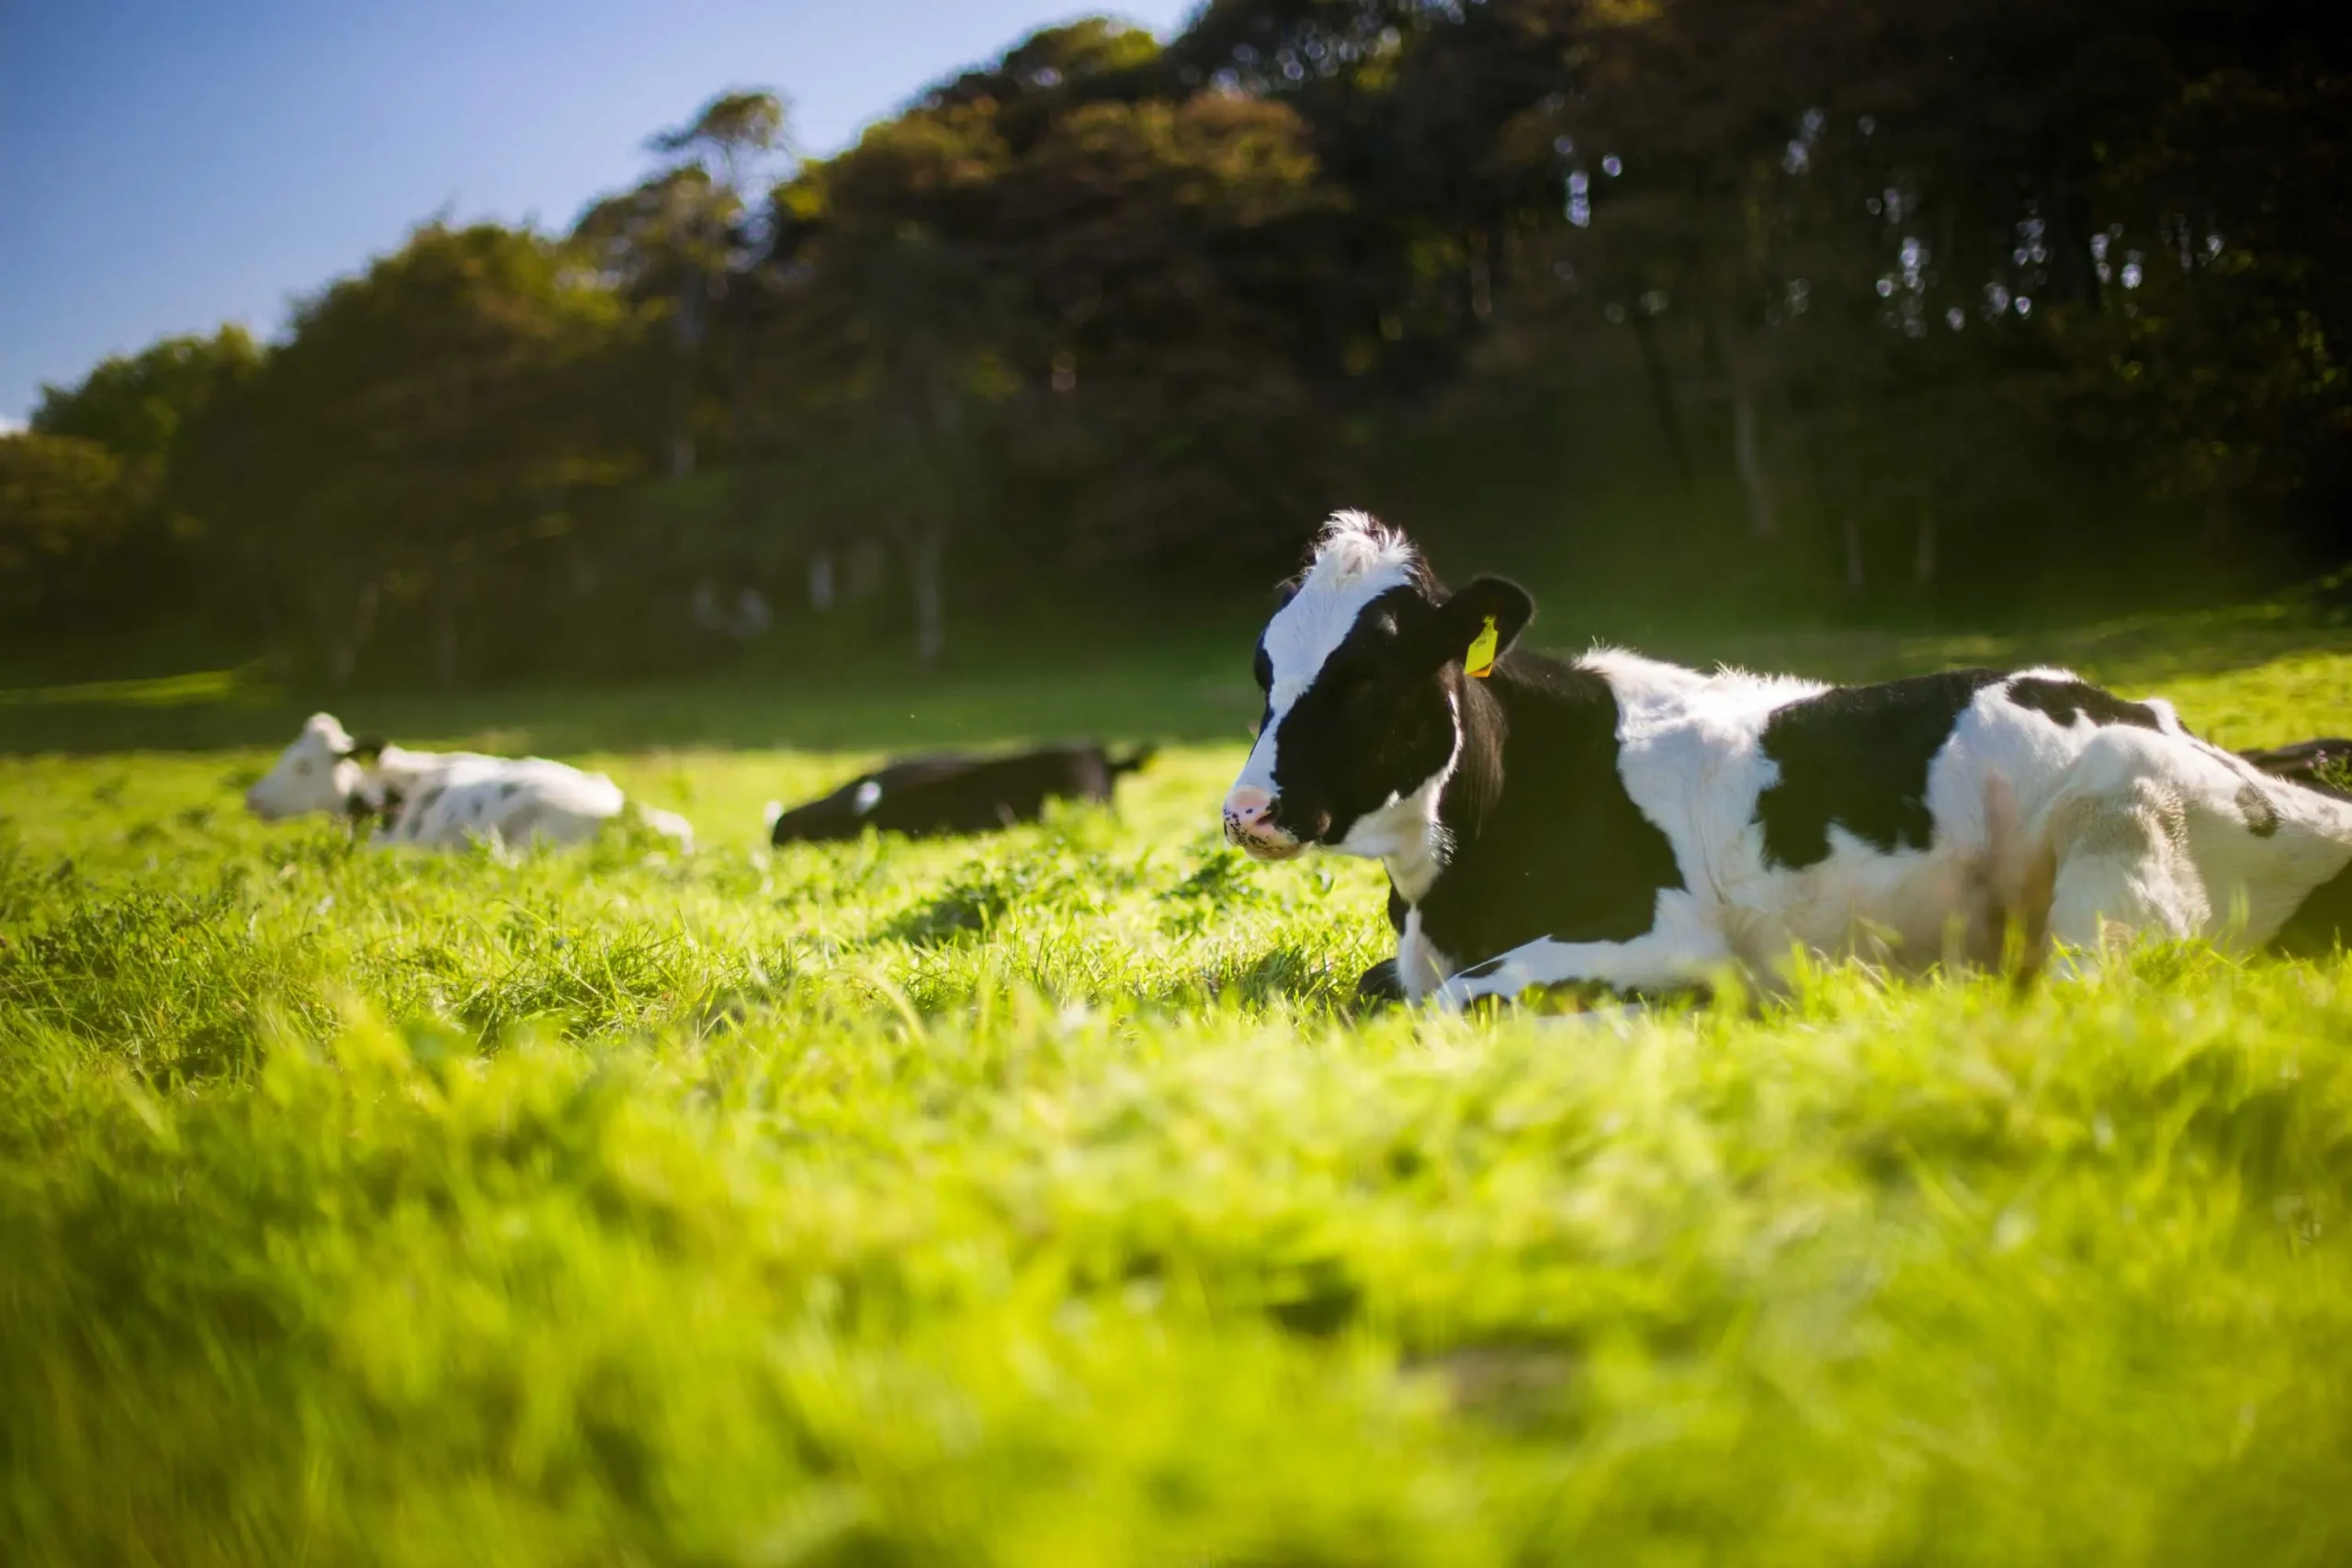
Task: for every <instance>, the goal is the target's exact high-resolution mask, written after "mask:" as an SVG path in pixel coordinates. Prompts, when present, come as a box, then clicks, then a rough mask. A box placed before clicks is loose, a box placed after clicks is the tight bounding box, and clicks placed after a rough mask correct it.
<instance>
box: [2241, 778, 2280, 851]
mask: <svg viewBox="0 0 2352 1568" xmlns="http://www.w3.org/2000/svg"><path fill="white" fill-rule="evenodd" d="M2237 807H2238V812H2239V815H2241V816H2243V817H2244V818H2245V829H2246V831H2247V832H2249V833H2252V834H2253V835H2254V836H2255V837H2256V838H2257V839H2267V838H2268V837H2270V835H2271V834H2273V833H2276V832H2277V831H2278V807H2276V806H2273V805H2272V804H2271V803H2270V797H2269V796H2268V795H2265V794H2263V793H2262V792H2261V791H2260V790H2258V789H2256V788H2255V787H2254V786H2253V785H2252V784H2240V785H2239V786H2238V793H2237Z"/></svg>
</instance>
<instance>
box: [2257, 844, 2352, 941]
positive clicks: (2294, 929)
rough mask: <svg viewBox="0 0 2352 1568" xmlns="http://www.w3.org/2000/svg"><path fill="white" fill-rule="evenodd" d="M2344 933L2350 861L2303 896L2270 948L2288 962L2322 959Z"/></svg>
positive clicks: (2350, 894)
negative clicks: (2292, 959) (2291, 960)
mask: <svg viewBox="0 0 2352 1568" xmlns="http://www.w3.org/2000/svg"><path fill="white" fill-rule="evenodd" d="M2345 931H2352V861H2347V862H2346V863H2345V866H2344V869H2343V870H2341V871H2339V872H2337V873H2336V874H2335V875H2334V876H2331V877H2329V878H2328V879H2327V880H2326V881H2325V882H2323V883H2321V884H2320V885H2319V886H2317V887H2314V888H2312V890H2311V891H2310V892H2309V893H2307V894H2305V895H2303V901H2302V903H2301V904H2300V905H2298V906H2297V907H2296V909H2295V912H2294V913H2293V914H2291V915H2290V916H2288V917H2287V923H2286V924H2285V925H2283V926H2281V927H2279V928H2278V935H2277V936H2274V937H2272V938H2271V939H2270V946H2271V948H2272V950H2273V951H2274V952H2278V953H2285V954H2287V955H2288V956H2289V957H2290V958H2324V957H2326V956H2327V955H2328V954H2329V953H2333V952H2335V950H2336V948H2337V947H2339V946H2340V945H2342V943H2343V941H2344V934H2343V933H2344V932H2345Z"/></svg>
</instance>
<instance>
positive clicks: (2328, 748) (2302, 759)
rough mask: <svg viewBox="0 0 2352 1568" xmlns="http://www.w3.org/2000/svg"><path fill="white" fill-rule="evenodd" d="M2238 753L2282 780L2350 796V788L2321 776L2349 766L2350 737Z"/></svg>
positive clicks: (2351, 759) (2350, 765)
mask: <svg viewBox="0 0 2352 1568" xmlns="http://www.w3.org/2000/svg"><path fill="white" fill-rule="evenodd" d="M2238 755H2239V756H2241V757H2244V758H2245V760H2246V761H2249V762H2252V763H2253V764H2254V765H2255V766H2256V767H2257V768H2260V769H2261V770H2262V771H2263V772H2264V773H2275V774H2277V775H2278V777H2280V778H2282V779H2293V780H2294V781H2295V782H2296V783H2297V784H2301V785H2303V786H2304V787H2305V788H2307V789H2315V790H2318V791H2319V792H2320V793H2321V794H2323V795H2335V796H2337V797H2338V798H2340V799H2352V791H2346V790H2344V789H2341V788H2339V787H2337V786H2336V785H2335V784H2330V783H2329V782H2328V781H2327V779H2326V777H2325V776H2324V775H2325V774H2326V773H2328V772H2330V771H2339V772H2340V771H2341V770H2343V769H2345V768H2346V767H2352V740H2345V739H2337V738H2335V737H2332V736H2331V737H2328V738H2326V739H2319V740H2298V741H2296V742H2295V743H2294V744H2293V745H2292V746H2272V747H2268V748H2267V749H2264V750H2254V751H2241V752H2239V753H2238Z"/></svg>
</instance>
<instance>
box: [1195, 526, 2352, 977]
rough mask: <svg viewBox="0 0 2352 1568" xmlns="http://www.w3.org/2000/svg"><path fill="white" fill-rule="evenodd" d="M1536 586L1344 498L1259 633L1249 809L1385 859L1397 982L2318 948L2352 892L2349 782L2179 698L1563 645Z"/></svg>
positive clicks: (1230, 829)
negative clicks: (2302, 773)
mask: <svg viewBox="0 0 2352 1568" xmlns="http://www.w3.org/2000/svg"><path fill="white" fill-rule="evenodd" d="M1534 608H1535V606H1534V602H1533V600H1532V598H1531V597H1530V596H1529V595H1528V593H1527V592H1526V591H1525V590H1524V589H1522V588H1521V587H1519V586H1518V585H1517V584H1515V583H1513V582H1510V581H1507V580H1505V579H1502V578H1498V577H1479V578H1476V579H1474V580H1473V581H1469V582H1467V583H1464V585H1463V586H1462V588H1461V589H1460V590H1459V591H1456V592H1447V591H1446V589H1445V588H1444V587H1443V586H1442V584H1441V583H1440V582H1439V581H1438V580H1437V578H1436V577H1435V576H1434V575H1433V574H1432V573H1431V571H1430V569H1429V567H1428V565H1427V564H1426V562H1425V561H1424V559H1423V558H1422V556H1421V553H1420V551H1419V549H1418V548H1417V547H1415V546H1414V544H1413V543H1412V541H1411V540H1410V539H1408V537H1407V536H1405V535H1404V534H1403V533H1401V532H1398V531H1397V530H1395V529H1392V528H1388V527H1386V526H1384V525H1381V524H1380V523H1378V522H1376V521H1375V520H1374V519H1372V518H1371V517H1368V516H1366V515H1364V514H1363V513H1352V512H1346V513H1339V514H1337V515H1335V516H1334V517H1332V518H1331V519H1330V521H1329V523H1328V524H1326V525H1325V526H1324V527H1323V529H1322V531H1321V532H1320V534H1319V535H1318V536H1317V539H1316V541H1315V543H1314V545H1313V547H1312V549H1311V552H1310V558H1309V561H1308V564H1307V566H1306V570H1304V571H1303V572H1302V573H1301V574H1300V576H1299V577H1298V578H1296V579H1295V580H1294V581H1293V582H1292V583H1291V584H1289V585H1287V597H1286V598H1285V599H1284V600H1283V602H1282V604H1280V607H1279V608H1278V609H1277V611H1276V612H1275V614H1274V615H1273V617H1272V620H1271V621H1269V622H1268V623H1267V625H1266V627H1265V630H1264V632H1263V635H1262V636H1261V637H1260V639H1259V642H1258V648H1257V656H1256V675H1257V681H1258V684H1259V686H1260V687H1261V689H1262V690H1263V692H1264V693H1265V706H1264V712H1263V716H1262V717H1261V720H1260V726H1259V731H1258V736H1257V739H1256V741H1255V743H1254V745H1253V746H1252V748H1251V750H1250V754H1249V759H1248V761H1246V762H1245V763H1244V765H1243V767H1242V770H1241V773H1240V775H1239V777H1238V779H1237V780H1236V781H1235V783H1234V784H1233V787H1232V790H1231V792H1230V793H1229V794H1228V795H1227V797H1226V800H1225V807H1224V828H1225V834H1226V837H1227V840H1229V841H1230V842H1232V843H1233V844H1235V845H1237V846H1238V847H1239V848H1240V849H1241V850H1243V851H1244V852H1247V853H1249V854H1250V855H1251V856H1253V857H1255V858H1256V859H1259V860H1262V861H1277V860H1286V859H1288V858H1290V857H1292V856H1294V855H1296V854H1298V853H1300V852H1303V851H1305V850H1306V849H1307V848H1309V847H1310V846H1319V847H1321V848H1323V849H1326V850H1331V851H1336V852H1340V853H1343V854H1351V855H1360V856H1366V857H1370V858H1373V859H1376V860H1378V861H1380V862H1381V863H1383V864H1384V865H1385V867H1386V870H1387V873H1388V881H1389V899H1388V904H1389V918H1390V921H1391V924H1392V925H1393V926H1394V927H1395V928H1396V930H1397V956H1396V959H1395V960H1394V962H1393V964H1388V965H1382V966H1379V967H1376V968H1375V969H1374V971H1372V972H1371V973H1370V974H1368V975H1367V976H1365V977H1364V980H1363V983H1362V984H1363V990H1364V992H1365V993H1366V994H1367V995H1368V996H1374V997H1376V996H1380V995H1382V994H1394V995H1397V996H1400V997H1401V998H1405V999H1408V1000H1411V1001H1415V1002H1419V1001H1422V1000H1429V1001H1432V1002H1433V1003H1434V1004H1435V1005H1436V1006H1438V1007H1440V1008H1442V1009H1446V1010H1459V1009H1461V1008H1463V1007H1464V1006H1466V1005H1468V1004H1470V1003H1472V1002H1475V1001H1477V1000H1479V999H1480V998H1512V997H1516V996H1518V995H1519V994H1520V993H1521V992H1522V991H1523V990H1526V989H1528V988H1530V987H1562V986H1580V987H1590V988H1593V989H1596V990H1605V991H1609V992H1611V993H1616V994H1620V995H1623V994H1633V995H1636V996H1640V995H1646V994H1655V993H1668V992H1675V991H1682V990H1689V989H1702V990H1703V989H1704V988H1705V987H1707V986H1708V984H1709V982H1710V980H1711V978H1712V977H1714V976H1720V975H1721V974H1723V973H1724V972H1726V971H1730V972H1735V973H1737V972H1743V971H1744V972H1746V973H1748V974H1751V975H1754V976H1761V977H1763V978H1764V979H1766V980H1767V982H1768V983H1769V982H1770V979H1771V977H1773V976H1776V975H1778V974H1781V973H1783V972H1784V971H1783V970H1782V968H1781V965H1782V964H1784V963H1785V961H1786V960H1787V959H1788V957H1789V956H1790V955H1791V954H1792V953H1794V952H1797V951H1801V950H1810V951H1812V952H1814V953H1822V954H1827V955H1846V954H1859V955H1862V956H1866V957H1870V958H1872V959H1875V960H1877V961H1879V962H1881V963H1883V964H1886V965H1887V966H1888V967H1890V968H1893V969H1895V970H1898V971H1905V972H1917V971H1918V970H1922V969H1925V968H1927V967H1928V966H1930V965H1932V964H1937V963H1939V962H1942V961H1944V960H1945V959H1947V958H1951V957H1958V958H1962V959H1970V960H1989V959H1994V958H1997V957H1998V956H1999V955H2000V953H2001V951H2002V945H2003V942H2004V941H2014V940H2016V939H2014V938H2011V937H2007V936H2005V935H2003V934H2002V933H2007V932H2013V931H2021V932H2023V933H2025V939H2026V940H2028V941H2030V942H2035V943H2038V944H2048V945H2049V947H2050V948H2052V949H2054V952H2055V953H2057V954H2058V955H2059V956H2060V957H2061V959H2062V961H2063V962H2064V963H2067V964H2084V963H2095V962H2096V961H2097V959H2098V955H2099V954H2100V953H2103V952H2104V951H2106V950H2107V947H2108V945H2109V942H2110V940H2112V939H2114V938H2116V937H2118V936H2131V935H2134V934H2143V933H2144V934H2146V935H2150V936H2157V937H2205V938H2210V939H2211V940H2213V941H2215V942H2220V943H2222V945H2223V946H2225V947H2227V948H2229V949H2231V950H2233V951H2244V950H2250V949H2256V948H2262V947H2266V946H2267V947H2269V948H2272V949H2276V950H2283V951H2285V952H2288V953H2322V952H2325V951H2327V950H2328V949H2329V948H2330V947H2331V946H2332V945H2333V944H2334V943H2335V940H2336V932H2337V931H2338V930H2339V929H2340V928H2341V927H2342V926H2343V925H2344V924H2345V923H2346V918H2347V917H2352V874H2347V869H2346V868H2347V864H2352V803H2346V801H2343V800H2340V799H2337V798H2335V797H2332V796H2330V795H2324V794H2322V793H2320V792H2317V791H2314V790H2312V789H2307V788H2304V787H2302V786H2301V784H2297V783H2295V782H2293V781H2292V780H2290V779H2281V778H2275V777H2272V776H2270V775H2269V774H2267V773H2264V772H2263V771H2262V770H2261V769H2260V768H2258V767H2256V766H2255V765H2254V764H2253V763H2251V762H2248V761H2245V759H2243V758H2241V757H2238V756H2237V755H2235V754H2234V753H2232V752H2229V751H2225V750H2222V749H2220V748H2219V747H2216V746H2212V745H2210V744H2208V743H2206V742H2205V741H2203V740H2200V739H2198V738H2196V737H2195V736H2193V735H2191V734H2190V733H2189V732H2188V730H2187V729H2186V728H2183V727H2182V725H2181V723H2180V720H2179V719H2178V717H2177V716H2176V715H2175V714H2174V712H2173V710H2172V708H2171V707H2170V705H2167V704H2165V703H2164V702H2161V701H2156V700H2147V701H2138V702H2133V701H2126V700H2124V699H2121V698H2119V697H2116V696H2114V695H2111V694H2109V693H2107V692H2104V691H2101V690H2099V689H2098V687H2095V686H2092V685H2089V684H2087V683H2086V682H2083V681H2081V680H2078V679H2077V678H2075V676H2074V675H2073V674H2071V673H2069V672H2068V671H2064V670H2055V669H2024V670H2010V671H1999V670H1981V669H1980V670H1951V671H1943V672H1941V673H1937V674H1928V675H1918V676H1914V677H1911V678H1909V679H1905V680H1898V681H1890V682H1883V683H1880V684H1875V685H1859V686H1827V685H1822V684H1818V683H1816V682H1810V681H1803V680H1797V679H1792V678H1789V677H1784V676H1771V675H1753V674H1748V673H1746V672H1744V671H1736V670H1729V669H1723V670H1717V671H1712V672H1702V671H1696V670H1689V669H1683V668H1680V667H1678V666H1676V665H1672V664H1667V663H1661V662H1658V661H1657V660H1650V659H1645V658H1643V657H1641V656H1639V655H1637V654H1634V653H1629V652H1624V651H1622V650H1618V649H1610V648H1596V649H1593V650H1592V651H1590V652H1589V653H1587V654H1585V655H1584V656H1583V657H1581V658H1577V659H1560V658H1553V657H1548V656H1545V655H1542V654H1537V653H1533V652H1529V651H1526V650H1523V649H1520V648H1518V647H1516V646H1514V645H1515V644H1516V642H1517V641H1518V639H1519V637H1521V634H1522V633H1523V632H1524V631H1525V630H1526V628H1527V626H1528V623H1529V621H1530V620H1531V619H1532V616H1533V614H1534ZM1988 932H1989V933H1991V934H1989V935H1988V934H1987V933H1988ZM1956 948H1957V949H1958V950H1959V951H1956Z"/></svg>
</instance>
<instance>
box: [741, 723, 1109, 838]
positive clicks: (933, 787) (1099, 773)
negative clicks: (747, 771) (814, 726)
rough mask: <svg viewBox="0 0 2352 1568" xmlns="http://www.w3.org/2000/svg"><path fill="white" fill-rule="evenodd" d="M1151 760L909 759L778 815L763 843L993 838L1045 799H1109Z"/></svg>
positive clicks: (1082, 756) (1092, 751) (1039, 810)
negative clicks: (865, 835) (1123, 778)
mask: <svg viewBox="0 0 2352 1568" xmlns="http://www.w3.org/2000/svg"><path fill="white" fill-rule="evenodd" d="M1151 755H1152V748H1150V747H1148V746H1146V747H1142V748H1140V749H1138V750H1135V751H1133V752H1130V753H1129V754H1128V755H1126V756H1125V757H1121V758H1118V759H1116V760H1114V759H1113V758H1112V756H1111V754H1110V753H1109V752H1108V751H1107V750H1104V749H1103V747H1101V746H1047V747H1042V748H1040V749H1038V750H1034V751H1016V752H1013V753H1012V754H1010V755H1007V756H1000V757H972V756H954V755H947V756H938V757H910V758H908V759H906V760H905V761H899V762H892V763H891V764H889V765H888V767H884V768H878V769H876V770H875V771H874V772H873V773H865V774H863V775H861V776H860V777H857V778H854V779H852V780H851V781H850V782H849V783H847V784H843V785H842V787H841V788H839V789H837V790H835V791H833V793H832V794H831V795H827V796H825V797H824V798H823V799H822V800H812V801H810V802H809V804H808V805H806V806H800V807H794V808H793V809H792V810H790V811H786V812H784V813H782V814H781V815H779V816H778V817H777V818H775V822H774V824H773V825H772V826H771V827H770V829H769V830H768V841H769V842H771V843H776V844H789V843H795V842H821V841H823V840H830V839H854V838H856V837H857V836H858V834H860V833H861V832H863V831H865V829H868V828H873V829H877V830H879V831H881V832H886V833H905V834H908V835H909V836H910V837H913V838H926V837H930V836H933V835H935V834H942V833H989V832H994V831H995V830H996V829H1000V828H1010V827H1012V825H1013V824H1014V823H1016V822H1034V821H1035V820H1036V819H1037V818H1039V817H1040V816H1041V815H1043V814H1044V812H1045V808H1046V801H1048V800H1105V801H1106V800H1109V799H1110V798H1111V791H1112V788H1113V786H1114V785H1115V784H1117V783H1118V779H1119V775H1120V774H1121V773H1134V772H1135V771H1136V769H1137V768H1140V767H1142V766H1143V765H1144V763H1145V762H1147V761H1149V760H1150V758H1151Z"/></svg>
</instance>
